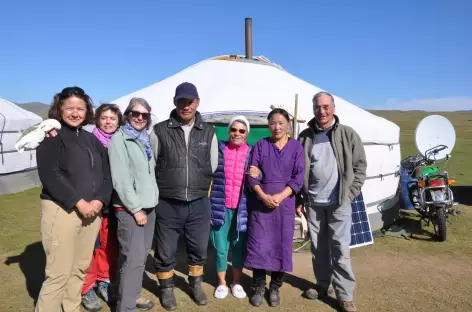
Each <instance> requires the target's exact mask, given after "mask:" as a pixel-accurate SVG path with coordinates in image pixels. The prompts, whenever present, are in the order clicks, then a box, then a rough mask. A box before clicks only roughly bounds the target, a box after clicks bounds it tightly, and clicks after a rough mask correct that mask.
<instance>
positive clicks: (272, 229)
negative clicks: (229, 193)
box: [245, 108, 305, 306]
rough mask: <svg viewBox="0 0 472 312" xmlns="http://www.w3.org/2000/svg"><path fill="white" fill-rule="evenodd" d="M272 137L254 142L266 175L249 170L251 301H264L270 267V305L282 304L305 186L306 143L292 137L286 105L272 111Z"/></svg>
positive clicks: (255, 160)
mask: <svg viewBox="0 0 472 312" xmlns="http://www.w3.org/2000/svg"><path fill="white" fill-rule="evenodd" d="M267 119H268V121H269V129H270V132H271V133H272V136H271V137H268V138H263V139H261V140H259V141H258V142H257V143H256V145H255V146H254V150H253V154H252V159H251V162H250V164H251V165H252V166H255V167H258V168H259V170H260V171H262V174H263V179H262V180H261V181H259V180H257V179H254V178H252V177H250V176H248V183H249V185H250V187H251V189H252V190H253V191H254V192H255V194H256V195H257V196H256V197H253V198H252V199H251V201H250V202H249V204H248V209H249V212H250V218H249V224H248V240H247V257H246V261H245V267H246V268H248V269H252V271H253V281H252V283H253V288H254V295H253V296H252V297H251V299H250V303H251V304H252V305H254V306H260V305H261V304H262V302H263V298H264V293H265V286H266V271H271V272H272V273H271V281H270V287H269V305H270V306H277V305H279V304H280V296H279V288H280V287H281V286H282V284H283V278H284V273H285V272H291V271H292V269H293V265H292V246H293V234H294V227H295V194H296V193H298V192H299V191H300V189H301V188H302V186H303V177H304V168H305V161H304V154H303V147H302V145H301V144H300V143H299V142H298V141H297V140H296V139H293V138H289V135H288V134H289V127H290V119H289V115H288V113H287V111H285V110H283V109H279V108H276V109H274V110H272V111H271V112H270V113H269V115H268V117H267Z"/></svg>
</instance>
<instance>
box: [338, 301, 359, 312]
mask: <svg viewBox="0 0 472 312" xmlns="http://www.w3.org/2000/svg"><path fill="white" fill-rule="evenodd" d="M339 304H340V306H341V311H343V312H357V308H356V305H355V304H354V302H352V301H341V302H340V303H339Z"/></svg>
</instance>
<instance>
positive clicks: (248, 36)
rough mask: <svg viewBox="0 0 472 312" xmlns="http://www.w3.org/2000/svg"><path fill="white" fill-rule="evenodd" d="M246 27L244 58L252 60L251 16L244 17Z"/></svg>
mask: <svg viewBox="0 0 472 312" xmlns="http://www.w3.org/2000/svg"><path fill="white" fill-rule="evenodd" d="M245 29H246V34H245V38H246V59H248V60H252V18H250V17H246V20H245Z"/></svg>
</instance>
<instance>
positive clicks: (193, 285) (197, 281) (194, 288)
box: [188, 275, 208, 306]
mask: <svg viewBox="0 0 472 312" xmlns="http://www.w3.org/2000/svg"><path fill="white" fill-rule="evenodd" d="M202 281H203V275H200V276H189V277H188V283H189V285H190V290H191V292H192V297H193V298H192V299H193V301H195V303H196V304H198V305H201V306H203V305H206V304H207V303H208V299H207V295H206V294H205V292H204V291H203V289H202Z"/></svg>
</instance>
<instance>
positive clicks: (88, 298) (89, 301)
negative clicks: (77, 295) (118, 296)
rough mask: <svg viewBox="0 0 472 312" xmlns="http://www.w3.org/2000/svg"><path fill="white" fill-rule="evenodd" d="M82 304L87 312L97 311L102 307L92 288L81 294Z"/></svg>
mask: <svg viewBox="0 0 472 312" xmlns="http://www.w3.org/2000/svg"><path fill="white" fill-rule="evenodd" d="M82 305H83V306H84V308H85V309H86V310H87V311H89V312H98V311H100V310H101V309H102V304H101V303H100V301H99V300H98V297H97V294H96V293H95V290H93V288H92V289H90V290H89V291H88V292H87V293H86V294H85V295H83V296H82Z"/></svg>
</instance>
